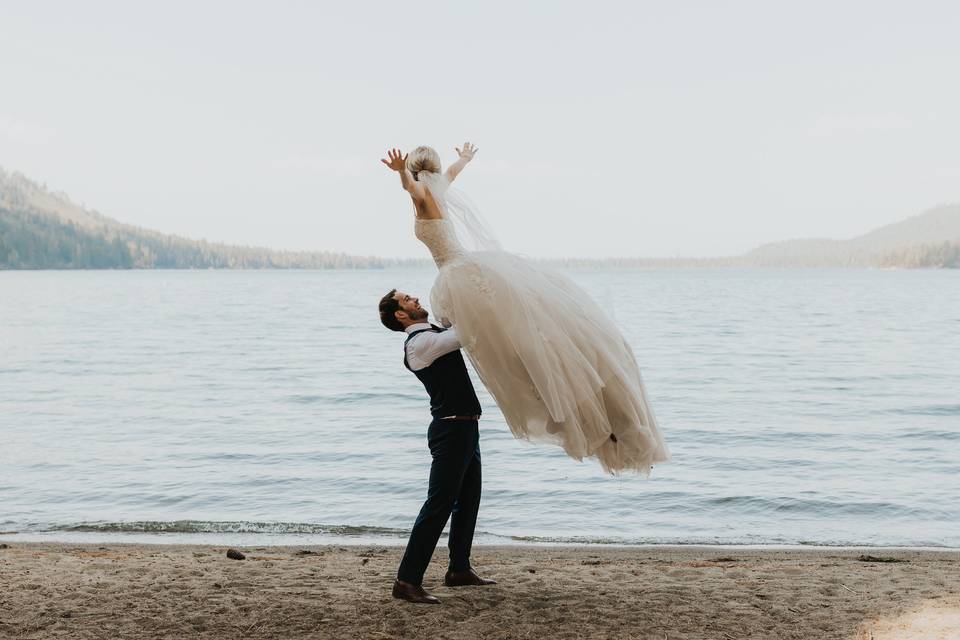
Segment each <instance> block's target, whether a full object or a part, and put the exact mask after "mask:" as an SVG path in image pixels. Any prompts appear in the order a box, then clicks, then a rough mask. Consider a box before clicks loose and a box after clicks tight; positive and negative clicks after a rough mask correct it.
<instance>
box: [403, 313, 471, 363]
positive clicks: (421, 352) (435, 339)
mask: <svg viewBox="0 0 960 640" xmlns="http://www.w3.org/2000/svg"><path fill="white" fill-rule="evenodd" d="M432 328H433V327H432V326H431V324H430V323H429V322H420V323H418V324H412V325H410V326H409V327H407V328H406V332H407V333H413V332H414V331H423V330H424V329H427V331H423V333H418V334H417V335H415V336H413V337H412V338H410V341H409V342H407V346H406V351H407V364H409V365H410V368H411V369H413V370H414V371H419V370H420V369H425V368H426V367H429V366H430V365H432V364H433V362H434V360H436V359H437V358H439V357H440V356H445V355H447V354H448V353H450V352H451V351H456V350H457V349H459V348H460V338H459V337H458V336H457V329H456V327H450V328H449V329H447V330H446V331H431V330H430V329H432Z"/></svg>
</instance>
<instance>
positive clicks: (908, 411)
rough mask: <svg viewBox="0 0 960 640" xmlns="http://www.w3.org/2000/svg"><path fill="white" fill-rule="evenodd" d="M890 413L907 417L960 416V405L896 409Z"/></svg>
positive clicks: (933, 405) (929, 405)
mask: <svg viewBox="0 0 960 640" xmlns="http://www.w3.org/2000/svg"><path fill="white" fill-rule="evenodd" d="M888 412H889V413H894V414H897V415H905V416H960V404H926V405H919V406H915V407H896V408H893V409H889V410H888Z"/></svg>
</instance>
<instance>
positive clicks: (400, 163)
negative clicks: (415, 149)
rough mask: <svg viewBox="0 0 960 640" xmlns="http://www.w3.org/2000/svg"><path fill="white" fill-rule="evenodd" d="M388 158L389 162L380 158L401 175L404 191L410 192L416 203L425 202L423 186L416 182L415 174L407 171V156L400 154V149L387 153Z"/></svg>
mask: <svg viewBox="0 0 960 640" xmlns="http://www.w3.org/2000/svg"><path fill="white" fill-rule="evenodd" d="M387 158H389V160H387V159H385V158H380V162H382V163H383V164H385V165H387V166H388V167H390V168H391V169H393V170H394V171H396V172H397V173H399V174H400V184H401V185H402V186H403V189H404V191H406V192H408V193H409V194H410V197H411V198H413V199H414V200H415V201H417V200H423V198H424V191H423V185H422V184H420V183H418V182H417V181H416V180H414V179H413V174H412V173H410V170H409V169H407V156H406V155H404V154H402V153H400V150H399V149H391V150H389V151H387Z"/></svg>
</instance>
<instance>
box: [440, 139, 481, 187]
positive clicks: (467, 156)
mask: <svg viewBox="0 0 960 640" xmlns="http://www.w3.org/2000/svg"><path fill="white" fill-rule="evenodd" d="M454 149H455V150H456V152H457V155H458V156H460V159H459V160H457V161H456V162H454V163H453V164H452V165H450V166H449V167H447V171H446V175H447V180H449V181H450V182H453V181H454V180H455V179H456V178H457V176H458V175H460V172H461V171H463V168H464V167H465V166H467V163H468V162H470V161H471V160H473V154H475V153H476V152H477V151H478V150H479V149H477V147H475V146H473V145H472V144H471V143H469V142H464V143H463V150H461V149H460V148H459V147H454Z"/></svg>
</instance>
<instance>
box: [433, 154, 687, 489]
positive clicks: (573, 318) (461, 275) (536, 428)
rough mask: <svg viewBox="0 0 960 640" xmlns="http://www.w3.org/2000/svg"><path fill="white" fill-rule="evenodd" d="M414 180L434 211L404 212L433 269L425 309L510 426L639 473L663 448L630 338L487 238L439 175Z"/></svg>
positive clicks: (579, 297)
mask: <svg viewBox="0 0 960 640" xmlns="http://www.w3.org/2000/svg"><path fill="white" fill-rule="evenodd" d="M418 180H419V181H420V182H422V183H424V184H425V186H427V187H428V189H429V190H430V192H431V194H432V195H433V197H434V199H435V200H436V201H437V204H438V205H439V206H440V209H441V210H442V211H443V213H444V216H445V217H444V219H442V220H429V219H420V218H418V219H417V220H416V223H415V232H416V236H417V238H419V239H420V240H421V241H422V242H423V243H424V244H425V245H426V246H427V248H429V249H430V253H431V254H432V255H433V259H434V261H435V262H436V264H437V268H438V269H439V273H438V274H437V278H436V281H435V282H434V285H433V289H432V290H431V292H430V304H431V306H432V311H433V315H434V317H436V318H438V319H446V320H448V321H449V322H452V323H453V324H454V325H455V326H456V327H457V333H458V334H459V336H460V341H461V343H462V344H463V347H464V349H465V350H466V352H467V355H468V357H469V358H470V361H471V362H472V363H473V365H474V369H476V371H477V374H478V375H479V376H480V378H481V380H482V381H483V384H484V385H485V386H486V387H487V389H488V390H489V391H490V393H491V395H492V396H493V397H494V399H495V400H496V401H497V405H498V406H499V407H500V410H501V411H502V412H503V415H504V418H505V419H506V421H507V424H508V425H509V426H510V430H511V431H512V432H513V435H514V436H515V437H517V438H523V439H526V440H532V441H536V442H549V443H553V444H556V445H559V446H561V447H563V450H564V451H566V453H567V454H568V455H570V456H571V457H573V458H576V459H578V460H582V459H583V458H586V457H595V458H597V460H598V461H599V462H600V464H601V465H602V466H603V468H604V469H605V470H606V471H608V472H610V473H617V472H619V471H623V470H635V471H639V472H641V473H644V474H649V472H650V468H651V466H652V465H654V464H655V463H659V462H663V461H665V460H668V459H669V457H670V454H669V451H668V449H667V446H666V443H665V442H664V439H663V436H662V435H661V433H660V430H659V428H658V427H657V421H656V418H655V417H654V413H653V409H652V408H651V407H650V403H649V401H648V399H647V395H646V392H645V390H644V386H643V380H642V378H641V376H640V369H639V367H638V366H637V362H636V359H635V358H634V354H633V350H632V349H631V348H630V345H629V344H627V342H626V340H624V338H623V336H622V335H621V333H620V331H619V329H618V328H617V327H616V326H615V325H614V323H613V322H612V321H611V320H610V319H609V318H608V317H607V315H606V314H605V313H604V312H603V311H602V310H601V309H600V308H599V307H598V306H597V305H596V304H595V303H594V302H593V301H592V300H591V299H590V297H589V296H588V295H587V294H586V293H585V292H584V291H583V290H582V289H581V288H580V287H578V286H577V285H576V284H574V282H573V281H571V280H570V279H569V278H567V277H566V276H564V275H562V274H560V273H557V272H554V271H552V270H549V269H545V268H542V267H540V266H538V265H536V264H534V263H532V262H531V261H529V260H527V259H525V258H522V257H520V256H518V255H514V254H511V253H508V252H506V251H502V250H499V245H498V244H497V243H496V240H495V238H494V236H493V235H492V234H491V233H490V232H489V230H488V229H487V228H486V227H485V225H484V224H483V223H482V220H481V219H480V218H479V216H478V212H477V211H476V209H475V207H474V206H473V205H472V204H471V203H470V202H469V201H468V200H466V199H465V198H464V197H463V195H462V194H460V193H459V192H458V191H456V190H451V189H450V188H449V187H450V183H449V182H448V181H447V179H446V178H445V177H444V176H442V175H440V174H436V173H427V172H421V173H420V174H419V176H418ZM461 240H467V241H472V242H473V244H474V245H475V246H476V247H478V248H480V249H485V250H468V249H467V248H465V247H464V245H463V243H462V242H461Z"/></svg>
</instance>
